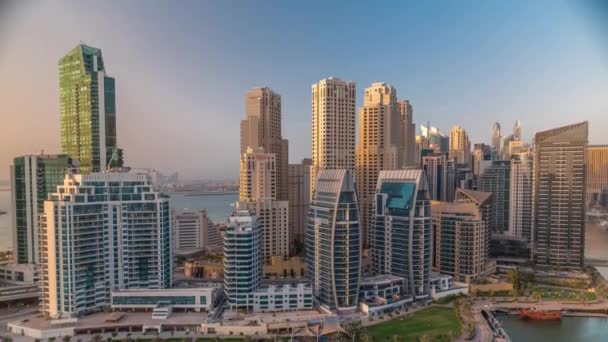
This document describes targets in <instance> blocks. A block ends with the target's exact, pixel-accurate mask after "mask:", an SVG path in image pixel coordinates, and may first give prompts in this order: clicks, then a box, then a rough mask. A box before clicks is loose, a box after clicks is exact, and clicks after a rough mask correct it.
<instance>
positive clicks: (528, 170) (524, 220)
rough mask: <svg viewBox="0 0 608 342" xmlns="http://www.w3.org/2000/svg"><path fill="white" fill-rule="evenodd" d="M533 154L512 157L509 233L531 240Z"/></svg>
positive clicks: (520, 154) (527, 153)
mask: <svg viewBox="0 0 608 342" xmlns="http://www.w3.org/2000/svg"><path fill="white" fill-rule="evenodd" d="M532 166H533V162H532V154H531V153H530V152H525V153H517V154H514V155H513V156H512V157H511V185H510V187H511V190H510V198H509V201H510V204H509V235H511V236H513V237H516V238H519V239H524V240H525V241H527V242H530V241H531V234H532V172H533V168H532Z"/></svg>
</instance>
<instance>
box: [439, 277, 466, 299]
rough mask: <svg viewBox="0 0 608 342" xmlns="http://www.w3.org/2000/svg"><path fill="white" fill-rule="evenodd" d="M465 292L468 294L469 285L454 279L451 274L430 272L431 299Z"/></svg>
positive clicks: (464, 293)
mask: <svg viewBox="0 0 608 342" xmlns="http://www.w3.org/2000/svg"><path fill="white" fill-rule="evenodd" d="M467 294H469V285H467V284H466V283H461V282H457V281H454V278H453V277H452V276H451V275H447V274H441V273H437V272H431V297H432V298H433V299H435V300H436V299H439V298H443V297H447V296H457V295H467Z"/></svg>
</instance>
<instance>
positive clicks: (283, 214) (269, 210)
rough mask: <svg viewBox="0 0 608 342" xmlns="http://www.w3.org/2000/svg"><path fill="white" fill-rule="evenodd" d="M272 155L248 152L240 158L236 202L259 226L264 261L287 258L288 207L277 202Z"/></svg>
mask: <svg viewBox="0 0 608 342" xmlns="http://www.w3.org/2000/svg"><path fill="white" fill-rule="evenodd" d="M275 161H276V158H275V154H274V153H265V152H263V150H262V148H260V147H258V148H256V149H251V148H248V149H247V151H246V152H245V153H244V154H243V155H242V156H241V170H240V171H241V177H240V187H239V194H240V195H239V199H240V201H241V203H240V205H241V207H247V208H248V209H253V210H254V211H255V213H256V215H257V218H258V220H259V221H260V225H261V226H262V238H263V244H262V245H263V251H264V258H265V260H267V261H270V259H271V257H272V256H275V255H281V256H289V242H290V237H289V203H288V201H280V200H277V195H276V194H277V192H276V184H277V172H276V167H277V163H276V162H275Z"/></svg>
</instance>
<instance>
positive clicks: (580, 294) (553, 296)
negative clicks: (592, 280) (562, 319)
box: [530, 286, 597, 301]
mask: <svg viewBox="0 0 608 342" xmlns="http://www.w3.org/2000/svg"><path fill="white" fill-rule="evenodd" d="M534 291H536V292H538V293H539V294H540V295H541V297H542V299H545V300H569V301H579V300H582V299H583V298H585V299H586V300H595V299H597V296H596V295H595V293H593V292H587V291H582V290H570V289H562V288H554V287H544V286H532V287H530V292H531V293H532V292H534Z"/></svg>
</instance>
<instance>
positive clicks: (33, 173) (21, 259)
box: [11, 154, 76, 264]
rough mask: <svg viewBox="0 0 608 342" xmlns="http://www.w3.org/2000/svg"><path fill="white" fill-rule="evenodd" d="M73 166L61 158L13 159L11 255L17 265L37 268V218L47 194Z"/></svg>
mask: <svg viewBox="0 0 608 342" xmlns="http://www.w3.org/2000/svg"><path fill="white" fill-rule="evenodd" d="M75 168H76V164H75V162H74V161H73V159H72V158H70V157H69V156H68V155H65V154H58V155H45V154H41V155H28V156H21V157H17V158H15V159H14V160H13V165H11V189H12V190H13V191H12V192H11V195H12V198H11V200H12V206H11V209H12V211H13V212H12V214H13V215H12V216H13V234H12V235H13V253H14V260H15V262H16V263H18V264H38V262H39V260H40V258H39V249H40V245H39V234H38V233H39V223H38V215H39V214H41V213H42V212H43V211H44V201H45V200H46V199H47V196H48V194H49V193H52V192H55V190H57V185H59V184H63V179H64V177H65V174H66V173H68V172H70V171H71V170H75Z"/></svg>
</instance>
